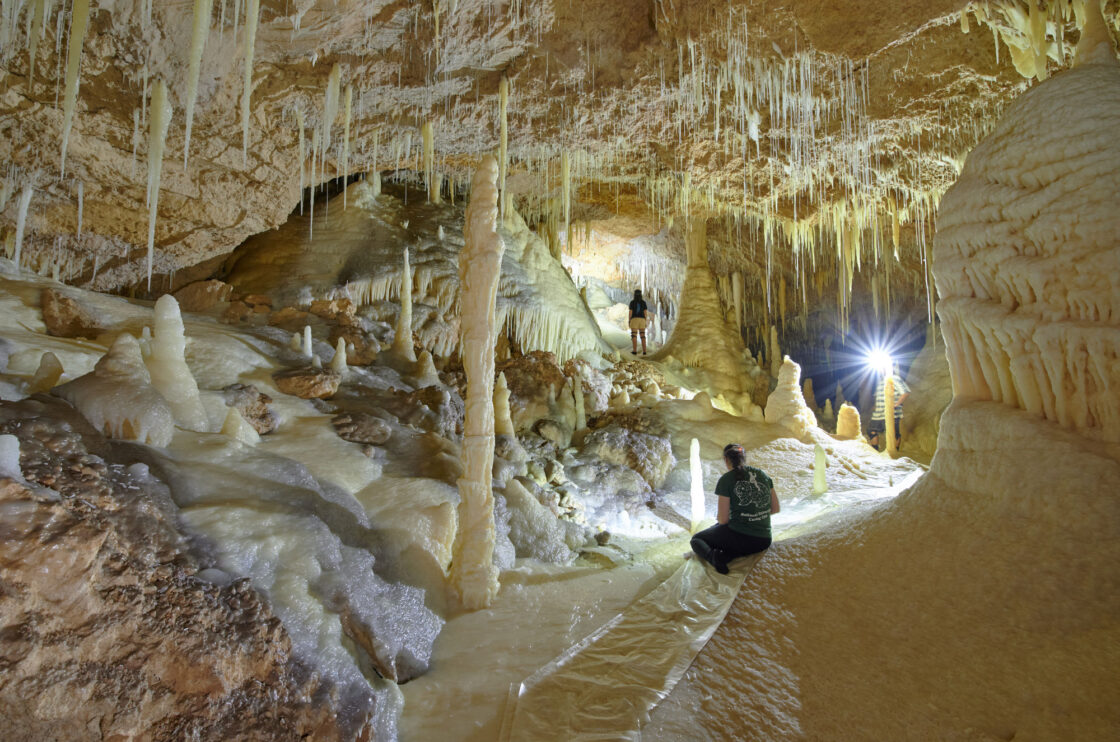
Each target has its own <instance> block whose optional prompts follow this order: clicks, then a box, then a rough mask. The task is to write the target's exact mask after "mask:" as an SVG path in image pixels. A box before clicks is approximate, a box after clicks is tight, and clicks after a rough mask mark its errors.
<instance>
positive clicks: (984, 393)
mask: <svg viewBox="0 0 1120 742" xmlns="http://www.w3.org/2000/svg"><path fill="white" fill-rule="evenodd" d="M1085 38H1086V41H1085V44H1086V49H1085V50H1084V51H1083V52H1082V51H1081V50H1079V53H1078V58H1079V65H1078V66H1077V67H1076V68H1075V69H1073V70H1070V71H1069V72H1066V73H1064V74H1062V75H1060V76H1059V77H1058V78H1055V79H1056V80H1059V82H1056V83H1054V84H1044V85H1039V86H1037V87H1035V88H1033V89H1031V90H1030V91H1029V92H1027V93H1026V94H1025V95H1023V96H1022V97H1021V98H1020V99H1019V100H1017V101H1016V102H1015V103H1014V104H1012V106H1011V107H1010V108H1009V109H1008V111H1007V114H1006V115H1005V116H1004V118H1003V119H1002V120H1001V121H1000V122H999V123H998V124H997V125H996V126H995V128H994V129H993V130H992V133H991V135H990V136H989V137H988V138H987V139H986V140H985V141H983V142H982V143H981V144H980V145H979V146H977V147H976V149H975V150H973V151H972V153H971V154H970V155H969V158H968V161H967V162H966V164H965V167H964V170H963V172H962V173H961V177H960V179H959V180H958V181H957V183H956V184H955V185H954V186H953V187H952V188H950V189H949V191H948V192H947V193H946V194H945V197H944V199H943V200H942V203H941V212H940V215H939V218H938V233H937V235H936V237H935V240H934V264H933V265H934V276H935V278H936V281H937V289H938V293H939V294H940V296H941V300H940V302H939V305H938V312H939V314H940V316H941V320H942V333H943V335H944V337H945V344H946V346H947V350H948V355H949V361H950V370H951V373H952V378H953V391H954V394H955V395H956V396H957V397H964V398H969V399H977V400H986V399H990V400H995V401H998V402H1004V403H1006V404H1009V405H1013V406H1016V407H1020V408H1022V409H1024V410H1027V411H1029V412H1033V413H1035V414H1037V415H1041V416H1043V417H1045V418H1046V419H1048V420H1054V421H1056V422H1058V423H1059V424H1061V425H1063V426H1064V427H1067V428H1070V429H1073V430H1077V431H1078V432H1080V433H1082V434H1083V435H1086V436H1088V437H1091V438H1096V439H1099V440H1105V441H1110V442H1117V441H1120V405H1117V404H1116V389H1118V388H1120V209H1117V208H1116V194H1117V193H1120V139H1117V137H1116V130H1117V128H1118V127H1120V64H1118V63H1117V61H1116V55H1115V52H1114V51H1113V50H1112V47H1111V41H1109V40H1108V39H1107V36H1106V37H1105V38H1104V39H1103V40H1102V39H1099V38H1097V40H1096V41H1093V38H1094V37H1093V35H1092V29H1091V28H1088V29H1087V30H1086V35H1085ZM1090 42H1092V43H1090Z"/></svg>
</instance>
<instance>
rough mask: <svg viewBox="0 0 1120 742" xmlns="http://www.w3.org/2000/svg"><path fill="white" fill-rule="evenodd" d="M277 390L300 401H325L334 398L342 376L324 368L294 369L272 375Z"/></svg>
mask: <svg viewBox="0 0 1120 742" xmlns="http://www.w3.org/2000/svg"><path fill="white" fill-rule="evenodd" d="M272 379H273V381H275V382H276V388H277V389H279V390H280V391H282V392H284V394H290V395H292V396H293V397H299V398H300V399H325V398H327V397H332V396H334V393H335V392H337V391H338V385H339V384H341V383H342V374H337V373H335V372H334V371H328V370H327V369H323V368H312V367H311V366H305V367H303V368H293V369H289V370H287V371H280V372H279V373H275V374H273V375H272Z"/></svg>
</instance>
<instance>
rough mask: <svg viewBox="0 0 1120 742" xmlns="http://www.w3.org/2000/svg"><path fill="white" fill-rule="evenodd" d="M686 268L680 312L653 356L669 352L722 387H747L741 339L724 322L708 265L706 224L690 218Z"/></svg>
mask: <svg viewBox="0 0 1120 742" xmlns="http://www.w3.org/2000/svg"><path fill="white" fill-rule="evenodd" d="M686 245H687V249H688V270H687V273H686V274H685V278H684V288H683V289H682V290H681V301H680V316H679V317H678V319H677V323H676V325H674V326H673V334H672V335H671V336H670V337H669V342H668V343H666V345H665V347H664V348H662V349H661V350H660V351H658V352H657V353H656V354H655V355H654V357H655V358H658V359H659V358H664V357H666V356H670V355H671V356H673V357H674V358H677V359H678V360H680V361H681V362H683V363H684V364H685V365H687V366H699V367H701V368H704V369H706V370H708V371H709V372H711V373H713V374H714V375H717V376H718V380H719V383H720V385H721V388H722V389H730V390H732V391H736V392H743V391H749V388H748V387H749V384H750V379H749V378H748V377H747V375H746V374H745V373H744V371H743V364H742V355H741V354H742V350H743V341H742V339H741V338H740V337H739V333H738V331H737V330H736V329H735V327H734V325H732V324H731V323H730V322H728V320H727V318H726V317H725V316H724V313H723V306H722V305H721V303H720V300H719V294H718V293H717V292H716V284H715V281H714V280H713V278H712V271H711V269H710V268H709V267H708V233H707V224H706V223H705V222H704V221H703V220H701V219H696V220H693V221H692V222H691V223H690V224H689V226H688V232H687V237H686Z"/></svg>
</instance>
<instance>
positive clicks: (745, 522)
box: [692, 443, 782, 575]
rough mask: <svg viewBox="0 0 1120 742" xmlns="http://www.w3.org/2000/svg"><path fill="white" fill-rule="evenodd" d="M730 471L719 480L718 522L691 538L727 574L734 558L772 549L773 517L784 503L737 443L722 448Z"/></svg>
mask: <svg viewBox="0 0 1120 742" xmlns="http://www.w3.org/2000/svg"><path fill="white" fill-rule="evenodd" d="M723 463H724V464H725V465H726V466H727V473H726V474H724V475H723V476H722V477H720V478H719V482H717V483H716V499H717V500H718V501H719V506H718V508H717V509H716V521H717V522H716V524H715V525H714V526H712V527H711V528H706V529H704V530H703V531H700V532H699V533H697V534H696V535H695V536H693V537H692V550H693V551H694V552H696V554H697V556H699V557H700V558H701V559H703V560H704V561H706V562H708V563H709V564H711V565H712V566H713V567H715V568H716V572H719V573H720V574H721V575H725V574H727V571H728V570H727V563H728V562H730V561H731V560H732V559H738V558H739V557H743V556H747V555H749V554H757V553H758V552H760V551H765V550H766V549H769V548H770V544H771V534H770V516H771V515H772V514H774V513H779V512H781V510H782V505H781V503H780V502H778V495H777V493H775V492H774V482H773V481H771V479H770V477H768V476H766V473H765V472H764V471H762V470H761V469H756V468H754V467H753V466H747V454H746V451H744V450H743V447H742V446H740V445H739V444H738V443H728V444H727V445H726V446H724V448H723Z"/></svg>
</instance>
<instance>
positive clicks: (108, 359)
mask: <svg viewBox="0 0 1120 742" xmlns="http://www.w3.org/2000/svg"><path fill="white" fill-rule="evenodd" d="M53 393H54V394H55V395H57V396H59V397H61V398H62V399H65V400H66V401H67V402H69V403H70V404H72V405H73V406H74V407H76V408H77V409H78V411H79V412H81V413H82V416H83V417H85V418H86V420H89V422H90V424H91V425H93V427H95V428H97V430H99V431H101V432H102V433H104V434H105V435H107V436H110V437H112V438H118V439H123V440H135V441H140V442H142V443H147V444H149V445H152V446H166V445H168V444H169V443H170V442H171V437H172V436H173V435H174V433H175V419H174V416H173V415H172V412H171V408H170V407H169V405H168V402H167V400H166V399H165V398H164V397H163V395H161V394H160V393H159V392H158V391H156V389H154V388H153V387H152V384H151V377H150V375H149V373H148V370H147V369H146V368H145V367H144V359H143V358H142V356H141V354H140V343H139V341H138V340H137V339H136V338H135V337H134V336H132V335H130V334H128V333H127V332H125V333H121V334H120V335H119V336H118V337H117V339H116V340H114V341H113V345H112V346H110V348H109V350H108V352H107V353H106V354H105V355H104V356H102V357H101V359H100V360H99V361H98V362H97V365H96V366H94V368H93V371H91V372H90V373H88V374H86V375H84V376H79V377H78V378H77V379H74V380H73V381H70V382H67V383H66V384H62V385H61V386H58V387H55V389H54V392H53Z"/></svg>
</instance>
